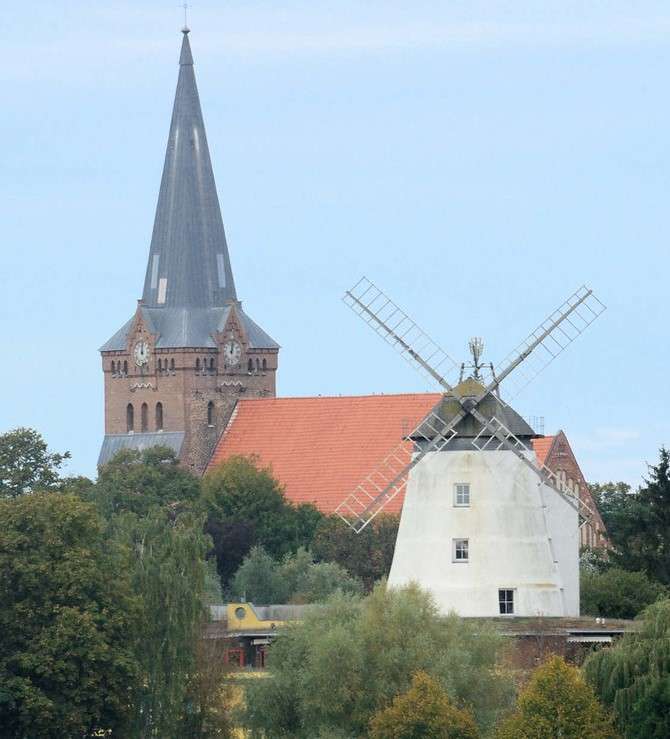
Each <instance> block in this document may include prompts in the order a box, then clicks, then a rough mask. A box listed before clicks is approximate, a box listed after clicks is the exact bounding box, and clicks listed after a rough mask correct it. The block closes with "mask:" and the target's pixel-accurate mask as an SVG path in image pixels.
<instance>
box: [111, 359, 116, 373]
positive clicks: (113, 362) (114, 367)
mask: <svg viewBox="0 0 670 739" xmlns="http://www.w3.org/2000/svg"><path fill="white" fill-rule="evenodd" d="M112 374H113V375H115V374H116V362H115V361H114V360H112Z"/></svg>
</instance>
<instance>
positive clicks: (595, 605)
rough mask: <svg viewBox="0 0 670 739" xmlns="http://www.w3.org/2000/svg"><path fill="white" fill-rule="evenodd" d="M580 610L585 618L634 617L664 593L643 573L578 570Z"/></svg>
mask: <svg viewBox="0 0 670 739" xmlns="http://www.w3.org/2000/svg"><path fill="white" fill-rule="evenodd" d="M580 590H581V610H582V613H584V614H586V615H589V616H605V617H607V618H635V616H637V615H638V613H640V612H641V611H642V610H644V609H645V608H646V607H647V606H649V605H651V604H652V603H655V602H656V601H657V600H658V599H659V598H661V597H663V595H666V594H667V590H666V588H664V587H663V585H661V584H660V583H656V582H653V581H652V580H650V579H649V577H647V575H646V574H645V573H644V572H627V571H626V570H621V569H618V568H611V569H608V570H605V571H604V572H588V571H587V572H585V571H584V570H582V573H581V581H580Z"/></svg>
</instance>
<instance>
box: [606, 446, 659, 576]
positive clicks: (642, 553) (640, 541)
mask: <svg viewBox="0 0 670 739" xmlns="http://www.w3.org/2000/svg"><path fill="white" fill-rule="evenodd" d="M596 497H597V499H598V501H599V504H600V505H601V506H602V507H603V508H602V510H604V512H605V517H606V521H607V520H608V519H609V521H610V524H609V525H608V531H609V534H610V539H611V541H612V544H613V546H614V551H613V552H611V553H610V558H611V559H612V561H613V563H615V564H617V565H619V566H621V567H623V568H624V569H627V570H632V571H641V572H646V573H647V574H648V575H649V577H650V578H652V579H653V580H658V581H659V582H661V583H663V584H664V585H670V452H668V450H667V449H664V448H662V449H661V450H660V452H659V461H658V464H656V465H650V467H649V476H648V478H647V479H645V481H644V485H643V486H642V487H640V488H639V490H637V491H636V492H634V493H630V492H627V491H626V486H625V485H622V484H621V483H619V484H617V485H613V486H612V485H609V486H601V489H600V490H596ZM610 526H611V528H610Z"/></svg>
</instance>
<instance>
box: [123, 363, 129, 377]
mask: <svg viewBox="0 0 670 739" xmlns="http://www.w3.org/2000/svg"><path fill="white" fill-rule="evenodd" d="M123 374H124V375H127V374H128V362H126V361H125V360H124V362H123Z"/></svg>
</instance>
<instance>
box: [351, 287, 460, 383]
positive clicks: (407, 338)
mask: <svg viewBox="0 0 670 739" xmlns="http://www.w3.org/2000/svg"><path fill="white" fill-rule="evenodd" d="M342 300H343V301H344V303H345V304H346V305H348V306H349V308H351V310H352V311H353V312H354V313H356V315H358V316H360V317H361V318H362V319H363V320H364V321H365V322H366V323H367V324H368V325H369V326H370V327H371V328H372V329H373V330H374V331H375V333H377V334H379V336H381V337H382V339H384V341H385V342H386V343H387V344H390V345H391V346H392V347H393V348H394V349H395V350H396V351H397V352H398V354H400V356H401V357H403V358H404V359H405V360H406V361H407V362H409V363H410V364H411V365H412V366H413V367H414V368H415V369H418V370H419V372H421V374H423V375H424V376H425V377H427V378H429V379H430V380H432V381H434V382H437V383H438V385H440V386H441V387H442V388H444V389H446V390H451V386H452V385H453V384H455V383H454V380H455V377H456V376H457V372H458V368H459V365H458V363H457V362H456V361H455V360H454V359H452V357H450V356H449V355H448V354H447V353H446V352H445V351H444V350H443V349H442V348H441V347H440V346H438V344H436V343H435V342H434V341H433V340H432V339H431V338H430V336H428V334H427V333H426V332H425V331H423V330H422V329H421V328H419V326H417V324H416V323H415V322H414V321H413V320H412V319H411V318H410V317H409V316H408V315H407V313H405V311H403V310H402V308H399V307H398V306H397V305H396V304H395V303H394V302H393V301H392V300H391V298H389V297H388V296H387V295H386V294H385V293H383V292H382V291H381V290H380V289H379V288H378V287H377V286H376V285H375V284H374V283H373V282H370V280H368V278H367V277H362V278H361V279H360V280H359V281H358V282H357V283H356V284H355V285H354V286H353V287H352V288H351V290H347V292H346V293H345V294H344V296H343V298H342Z"/></svg>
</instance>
